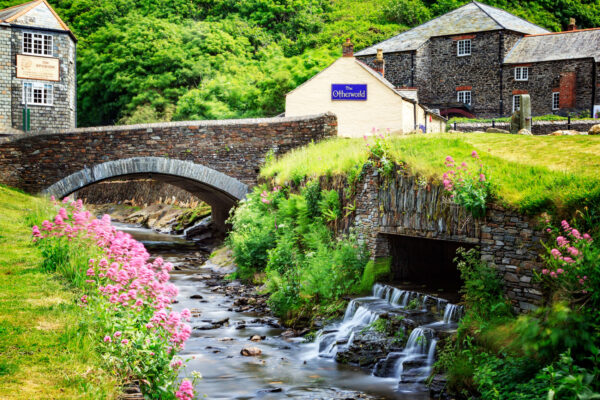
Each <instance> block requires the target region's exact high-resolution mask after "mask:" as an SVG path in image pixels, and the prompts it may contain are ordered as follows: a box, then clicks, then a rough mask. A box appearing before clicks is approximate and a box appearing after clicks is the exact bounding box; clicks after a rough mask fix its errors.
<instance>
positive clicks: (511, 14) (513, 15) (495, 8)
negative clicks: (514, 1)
mask: <svg viewBox="0 0 600 400" xmlns="http://www.w3.org/2000/svg"><path fill="white" fill-rule="evenodd" d="M472 1H473V3H476V4H477V6H478V7H479V8H481V7H480V5H484V6H486V7H490V8H493V9H494V10H498V11H502V12H505V13H507V14H509V15H510V16H512V17H515V18H518V19H520V20H521V21H525V22H527V23H528V24H531V25H533V26H537V27H538V28H540V29H544V30H545V31H547V30H548V29H546V28H544V27H543V26H539V25H538V24H534V23H533V22H531V21H529V20H526V19H525V18H522V17H519V16H518V15H515V14H513V13H511V12H508V11H506V10H504V9H502V8H500V7H496V6H492V5H490V4H486V3H481V2H479V1H476V0H472ZM482 11H483V12H485V13H486V14H488V13H487V12H486V11H485V10H483V8H482ZM488 15H489V14H488ZM490 18H492V19H494V18H493V17H492V16H491V15H490ZM494 21H496V20H495V19H494ZM500 26H502V27H504V25H500ZM505 29H508V28H505ZM539 35H541V34H539Z"/></svg>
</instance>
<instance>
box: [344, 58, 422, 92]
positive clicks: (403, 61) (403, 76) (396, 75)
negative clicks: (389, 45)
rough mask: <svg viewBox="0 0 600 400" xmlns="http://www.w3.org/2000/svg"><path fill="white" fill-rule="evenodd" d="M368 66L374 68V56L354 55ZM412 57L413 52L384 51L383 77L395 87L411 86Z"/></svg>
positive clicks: (412, 82) (412, 84) (412, 83)
mask: <svg viewBox="0 0 600 400" xmlns="http://www.w3.org/2000/svg"><path fill="white" fill-rule="evenodd" d="M356 58H357V59H358V60H360V61H362V62H364V63H365V64H367V65H368V66H369V67H371V68H373V69H375V63H374V62H373V61H374V60H375V56H366V57H356ZM413 58H414V52H410V51H407V52H399V53H385V54H384V55H383V60H384V61H385V73H384V76H385V79H387V80H388V81H390V82H391V83H392V84H393V85H394V86H396V87H413V86H414V79H413V78H414V77H413Z"/></svg>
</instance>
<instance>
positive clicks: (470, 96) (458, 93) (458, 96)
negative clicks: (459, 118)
mask: <svg viewBox="0 0 600 400" xmlns="http://www.w3.org/2000/svg"><path fill="white" fill-rule="evenodd" d="M467 93H468V94H469V96H468V97H469V102H466V101H464V100H466V96H467ZM461 94H462V95H463V96H462V97H463V100H462V101H461V99H460V98H461ZM456 101H458V102H459V103H463V104H467V105H469V106H470V105H471V103H472V102H473V95H472V94H471V91H470V90H458V91H457V92H456Z"/></svg>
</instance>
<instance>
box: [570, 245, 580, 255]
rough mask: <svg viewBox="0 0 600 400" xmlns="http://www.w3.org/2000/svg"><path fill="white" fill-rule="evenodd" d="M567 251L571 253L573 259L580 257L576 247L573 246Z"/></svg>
mask: <svg viewBox="0 0 600 400" xmlns="http://www.w3.org/2000/svg"><path fill="white" fill-rule="evenodd" d="M567 251H568V252H569V254H571V255H572V256H573V257H577V256H578V255H579V250H577V249H576V248H575V247H573V246H571V247H569V248H568V249H567Z"/></svg>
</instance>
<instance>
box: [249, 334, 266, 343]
mask: <svg viewBox="0 0 600 400" xmlns="http://www.w3.org/2000/svg"><path fill="white" fill-rule="evenodd" d="M265 338H266V336H260V335H254V336H252V337H251V338H250V340H251V341H252V342H260V341H261V340H265Z"/></svg>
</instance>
